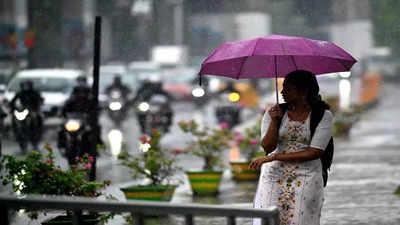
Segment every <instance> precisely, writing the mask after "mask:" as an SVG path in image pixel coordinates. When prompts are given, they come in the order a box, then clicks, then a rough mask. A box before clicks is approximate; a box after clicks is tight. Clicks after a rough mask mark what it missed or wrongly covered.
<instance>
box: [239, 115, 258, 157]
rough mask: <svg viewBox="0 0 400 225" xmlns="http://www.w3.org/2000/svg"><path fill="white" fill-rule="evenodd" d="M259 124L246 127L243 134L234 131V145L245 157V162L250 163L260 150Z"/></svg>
mask: <svg viewBox="0 0 400 225" xmlns="http://www.w3.org/2000/svg"><path fill="white" fill-rule="evenodd" d="M260 126H261V123H260V122H257V123H255V124H254V125H253V126H250V127H247V128H246V129H245V131H244V133H241V132H238V131H235V132H234V136H235V143H236V145H237V146H238V148H239V151H240V152H241V153H243V154H245V155H246V157H245V158H246V160H247V161H251V160H252V159H253V158H254V157H255V156H256V154H257V152H258V151H259V150H260V141H259V140H260V129H261V127H260Z"/></svg>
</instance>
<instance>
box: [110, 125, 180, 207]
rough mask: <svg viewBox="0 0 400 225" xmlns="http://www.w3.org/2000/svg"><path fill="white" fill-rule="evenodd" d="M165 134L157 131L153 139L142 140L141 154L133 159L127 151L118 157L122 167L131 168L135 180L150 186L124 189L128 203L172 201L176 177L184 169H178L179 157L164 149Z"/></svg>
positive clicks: (143, 137) (152, 133) (142, 138)
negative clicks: (142, 180) (134, 201)
mask: <svg viewBox="0 0 400 225" xmlns="http://www.w3.org/2000/svg"><path fill="white" fill-rule="evenodd" d="M161 138H162V134H161V132H160V131H159V130H157V129H153V130H152V131H151V134H150V136H142V137H141V139H140V146H139V149H140V151H141V152H140V154H139V155H137V156H133V155H131V154H130V153H129V152H128V151H127V149H126V148H124V149H123V150H122V151H121V153H120V154H119V156H118V159H119V160H121V161H122V165H124V166H126V167H128V168H129V169H130V172H131V174H132V178H133V179H135V180H137V179H143V178H144V179H146V180H147V181H148V182H147V184H146V185H134V186H130V187H125V188H120V190H121V191H123V192H124V194H125V197H126V198H127V199H136V200H153V201H170V200H171V198H172V196H173V194H174V191H175V188H176V187H177V184H171V181H172V176H173V175H174V174H175V173H176V172H177V171H178V170H179V169H180V168H179V167H177V166H176V165H175V157H176V156H173V155H172V154H168V152H167V151H166V150H165V149H162V148H161V146H160V140H161Z"/></svg>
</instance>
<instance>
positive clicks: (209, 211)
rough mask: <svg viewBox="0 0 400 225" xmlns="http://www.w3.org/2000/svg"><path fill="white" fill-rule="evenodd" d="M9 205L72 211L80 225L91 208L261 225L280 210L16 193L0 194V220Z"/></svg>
mask: <svg viewBox="0 0 400 225" xmlns="http://www.w3.org/2000/svg"><path fill="white" fill-rule="evenodd" d="M10 209H32V210H43V209H58V210H68V211H72V212H73V219H72V221H73V224H74V225H79V224H80V221H79V218H80V215H81V213H82V211H83V210H88V211H91V212H114V213H126V212H129V213H131V215H132V217H133V218H134V221H135V225H143V224H144V221H145V219H146V215H152V216H153V215H154V216H156V215H171V214H174V215H180V216H183V217H184V218H185V224H186V225H193V224H194V216H199V215H201V216H214V217H226V218H227V223H228V225H235V224H236V218H239V217H243V218H246V217H247V218H261V224H263V225H277V224H279V211H278V209H277V208H276V207H271V208H268V209H252V208H240V207H228V206H220V205H205V204H175V203H163V202H148V201H129V202H116V201H115V202H113V201H107V200H98V199H91V198H82V197H70V196H53V197H50V196H27V197H24V198H17V197H15V196H5V195H0V224H2V225H9V221H10V220H9V218H8V217H9V216H8V215H9V213H8V211H9V210H10Z"/></svg>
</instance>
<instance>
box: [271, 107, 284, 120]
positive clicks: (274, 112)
mask: <svg viewBox="0 0 400 225" xmlns="http://www.w3.org/2000/svg"><path fill="white" fill-rule="evenodd" d="M268 114H269V116H270V117H271V119H273V120H275V121H276V120H277V119H278V118H280V117H282V110H281V108H280V107H279V105H274V106H272V107H271V108H270V109H269V110H268Z"/></svg>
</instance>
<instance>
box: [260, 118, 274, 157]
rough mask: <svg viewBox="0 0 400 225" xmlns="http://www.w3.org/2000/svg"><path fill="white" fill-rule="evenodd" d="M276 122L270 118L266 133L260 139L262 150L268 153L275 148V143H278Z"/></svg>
mask: <svg viewBox="0 0 400 225" xmlns="http://www.w3.org/2000/svg"><path fill="white" fill-rule="evenodd" d="M277 126H278V122H277V121H276V120H271V123H270V124H269V127H268V130H267V133H266V134H265V135H264V137H263V139H262V140H261V146H262V147H263V149H264V152H265V153H267V154H269V153H271V152H273V151H274V150H275V149H276V145H277V144H278V127H277Z"/></svg>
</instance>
